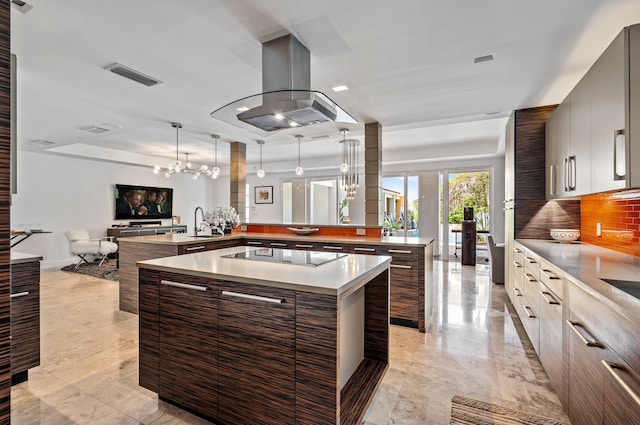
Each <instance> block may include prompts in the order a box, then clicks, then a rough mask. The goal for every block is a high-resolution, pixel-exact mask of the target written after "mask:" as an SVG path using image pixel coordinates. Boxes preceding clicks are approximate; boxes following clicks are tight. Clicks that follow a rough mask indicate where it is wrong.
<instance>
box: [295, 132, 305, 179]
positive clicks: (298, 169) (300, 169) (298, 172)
mask: <svg viewBox="0 0 640 425" xmlns="http://www.w3.org/2000/svg"><path fill="white" fill-rule="evenodd" d="M296 138H297V139H298V166H297V167H296V176H301V175H302V174H303V173H304V170H303V169H302V167H301V166H300V139H302V136H301V135H300V134H298V135H296Z"/></svg>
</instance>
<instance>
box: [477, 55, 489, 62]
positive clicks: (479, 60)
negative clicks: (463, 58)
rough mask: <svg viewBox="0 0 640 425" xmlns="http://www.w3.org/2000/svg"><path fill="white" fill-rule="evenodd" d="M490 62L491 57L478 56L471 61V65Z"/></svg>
mask: <svg viewBox="0 0 640 425" xmlns="http://www.w3.org/2000/svg"><path fill="white" fill-rule="evenodd" d="M492 60H493V55H486V56H478V57H477V58H475V59H473V63H480V62H489V61H492Z"/></svg>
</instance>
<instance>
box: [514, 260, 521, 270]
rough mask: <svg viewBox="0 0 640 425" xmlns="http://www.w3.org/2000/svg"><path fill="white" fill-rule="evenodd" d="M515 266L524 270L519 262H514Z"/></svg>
mask: <svg viewBox="0 0 640 425" xmlns="http://www.w3.org/2000/svg"><path fill="white" fill-rule="evenodd" d="M513 265H514V266H516V268H518V269H521V268H522V264H520V263H518V262H517V261H514V262H513Z"/></svg>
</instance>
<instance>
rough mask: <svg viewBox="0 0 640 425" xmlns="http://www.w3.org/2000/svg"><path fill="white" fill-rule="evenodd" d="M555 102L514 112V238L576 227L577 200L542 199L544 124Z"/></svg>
mask: <svg viewBox="0 0 640 425" xmlns="http://www.w3.org/2000/svg"><path fill="white" fill-rule="evenodd" d="M556 106H557V105H549V106H540V107H536V108H528V109H520V110H517V111H515V112H514V121H515V125H514V133H515V134H514V137H515V158H514V161H515V164H514V165H515V167H514V170H515V171H514V173H515V175H514V184H515V191H514V195H515V201H516V205H515V218H514V221H515V223H514V229H515V238H516V239H551V236H550V235H549V229H551V228H575V229H579V228H580V201H579V200H562V201H547V200H546V199H545V184H546V183H545V182H546V180H545V139H546V136H545V123H546V121H547V118H549V116H550V115H551V113H552V112H553V111H554V110H555V108H556Z"/></svg>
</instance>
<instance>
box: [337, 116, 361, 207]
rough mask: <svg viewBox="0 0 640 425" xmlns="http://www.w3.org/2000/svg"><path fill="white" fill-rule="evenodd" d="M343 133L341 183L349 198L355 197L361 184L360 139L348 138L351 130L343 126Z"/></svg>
mask: <svg viewBox="0 0 640 425" xmlns="http://www.w3.org/2000/svg"><path fill="white" fill-rule="evenodd" d="M340 132H341V133H342V141H341V142H340V143H341V144H342V164H340V172H341V173H342V175H341V176H340V185H341V186H342V189H343V190H344V191H345V192H346V194H347V199H353V198H355V196H356V189H357V188H358V187H359V186H360V184H359V183H360V181H359V178H360V176H359V175H358V145H359V144H360V142H359V141H357V140H354V139H347V138H346V136H347V133H348V132H349V130H347V129H346V128H343V129H341V130H340Z"/></svg>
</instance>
